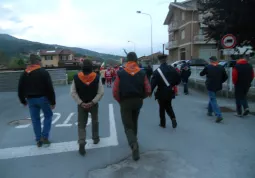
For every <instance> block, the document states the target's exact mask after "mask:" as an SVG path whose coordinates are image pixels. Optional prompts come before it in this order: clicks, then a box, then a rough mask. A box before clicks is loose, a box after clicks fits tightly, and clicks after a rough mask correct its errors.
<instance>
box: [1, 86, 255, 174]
mask: <svg viewBox="0 0 255 178" xmlns="http://www.w3.org/2000/svg"><path fill="white" fill-rule="evenodd" d="M105 90H106V91H105V96H104V98H103V100H102V101H101V103H100V114H99V116H100V136H101V138H102V142H100V144H99V145H97V146H94V145H93V144H89V145H88V148H89V149H88V151H87V155H86V157H81V156H80V155H79V154H78V152H77V148H78V146H77V141H76V140H77V126H76V124H75V123H76V120H77V112H76V106H75V103H74V102H73V100H72V99H71V97H70V96H69V87H68V86H61V87H56V93H57V107H56V109H55V110H54V113H55V114H54V123H53V125H52V134H51V140H52V141H53V144H52V146H51V147H49V148H37V147H36V146H35V145H34V141H33V139H34V135H33V132H32V127H31V125H29V124H28V125H22V126H18V127H17V126H16V127H15V126H10V125H8V122H10V121H13V120H18V119H25V118H28V117H29V114H28V111H27V108H23V107H22V106H20V105H19V102H18V100H17V97H16V94H15V93H0V100H1V104H0V111H1V112H0V131H1V134H0V177H1V178H17V177H19V178H34V177H37V178H45V177H49V178H55V177H61V178H101V177H103V178H108V177H109V178H115V177H116V178H119V177H129V178H133V177H139V178H141V177H146V178H147V177H160V178H165V177H170V178H171V177H178V178H179V177H182V178H191V177H194V178H215V177H217V178H240V177H242V178H254V177H255V171H254V170H255V169H254V168H255V149H254V147H255V129H254V127H255V126H254V125H255V117H254V116H249V117H247V118H245V119H240V118H237V117H235V116H233V114H234V113H224V118H225V120H224V122H223V123H221V124H216V123H215V122H214V118H210V117H208V116H206V110H205V108H206V104H207V97H206V96H205V95H202V94H199V93H197V92H192V94H191V95H189V96H184V95H180V96H178V97H177V98H176V99H175V100H174V108H175V110H176V115H177V119H178V124H179V125H178V128H177V129H175V130H173V129H172V128H171V122H170V120H168V122H167V128H166V129H161V128H159V127H158V123H159V119H158V106H157V104H156V103H155V100H153V99H146V100H145V102H144V107H143V109H142V110H141V115H140V120H139V128H140V130H139V141H140V148H141V152H142V153H143V154H142V156H141V160H140V161H139V162H136V163H134V162H133V161H132V160H131V159H130V155H131V152H130V150H129V148H128V145H127V141H126V137H125V135H124V130H123V127H122V123H121V119H120V112H119V106H118V104H117V103H116V102H115V101H114V100H113V98H112V94H111V90H110V89H108V88H106V89H105ZM219 103H220V104H221V105H222V106H223V105H224V106H232V104H231V103H230V100H220V102H219ZM90 126H91V125H90V124H89V126H88V129H87V133H88V135H87V137H88V139H90V138H91V130H90Z"/></svg>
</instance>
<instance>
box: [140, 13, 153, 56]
mask: <svg viewBox="0 0 255 178" xmlns="http://www.w3.org/2000/svg"><path fill="white" fill-rule="evenodd" d="M136 13H138V14H143V15H147V16H149V17H150V20H151V54H153V42H152V17H151V15H150V14H147V13H143V12H141V11H136Z"/></svg>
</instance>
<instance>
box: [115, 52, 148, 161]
mask: <svg viewBox="0 0 255 178" xmlns="http://www.w3.org/2000/svg"><path fill="white" fill-rule="evenodd" d="M127 61H128V62H127V64H126V65H125V68H124V69H123V70H119V71H118V73H117V76H116V80H115V82H114V87H113V97H114V98H115V100H117V101H118V102H119V104H120V112H121V118H122V123H123V126H124V129H125V133H126V136H127V140H128V143H129V146H130V147H131V149H132V156H133V160H135V161H137V160H139V159H140V153H139V146H138V141H137V129H138V125H137V124H138V117H139V113H140V109H141V108H142V105H143V99H145V98H146V97H148V96H149V95H150V93H151V87H150V83H149V80H148V78H147V76H146V73H145V71H144V70H141V69H140V68H139V66H138V64H137V56H136V53H134V52H130V53H128V55H127Z"/></svg>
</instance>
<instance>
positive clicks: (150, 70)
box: [146, 65, 153, 80]
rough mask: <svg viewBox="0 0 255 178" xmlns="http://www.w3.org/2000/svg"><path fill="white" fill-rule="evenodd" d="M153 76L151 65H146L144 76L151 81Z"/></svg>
mask: <svg viewBox="0 0 255 178" xmlns="http://www.w3.org/2000/svg"><path fill="white" fill-rule="evenodd" d="M152 74H153V69H152V67H151V65H148V67H147V69H146V75H147V77H148V79H149V80H150V79H151V75H152Z"/></svg>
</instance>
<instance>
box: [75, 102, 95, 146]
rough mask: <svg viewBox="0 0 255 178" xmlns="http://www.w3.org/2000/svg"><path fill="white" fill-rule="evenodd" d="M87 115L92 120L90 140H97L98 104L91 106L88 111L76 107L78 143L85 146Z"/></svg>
mask: <svg viewBox="0 0 255 178" xmlns="http://www.w3.org/2000/svg"><path fill="white" fill-rule="evenodd" d="M89 113H90V114H91V120H92V139H93V140H98V139H99V136H98V132H99V122H98V104H96V105H94V106H92V107H91V108H90V109H84V108H82V107H81V106H78V137H79V139H78V143H79V144H86V141H85V140H86V126H87V122H88V117H89Z"/></svg>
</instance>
